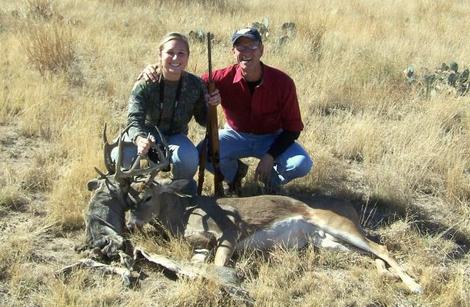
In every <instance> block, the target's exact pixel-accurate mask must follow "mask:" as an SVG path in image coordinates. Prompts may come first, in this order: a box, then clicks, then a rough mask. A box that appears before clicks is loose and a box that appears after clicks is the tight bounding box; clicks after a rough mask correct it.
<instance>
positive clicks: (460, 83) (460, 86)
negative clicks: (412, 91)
mask: <svg viewBox="0 0 470 307" xmlns="http://www.w3.org/2000/svg"><path fill="white" fill-rule="evenodd" d="M403 74H404V77H405V80H406V82H407V83H409V84H410V85H413V86H416V87H417V88H418V93H420V94H421V95H423V96H425V97H426V98H430V97H433V96H435V95H437V94H450V95H455V96H465V95H467V94H468V93H469V91H470V78H469V74H470V71H469V69H468V68H465V69H463V70H462V71H459V65H458V64H457V63H456V62H450V63H449V64H446V63H442V64H441V65H440V66H439V67H438V68H436V69H434V70H433V71H430V70H429V69H423V72H421V73H418V72H416V69H415V67H414V66H413V65H409V66H408V67H407V68H406V69H405V70H404V71H403Z"/></svg>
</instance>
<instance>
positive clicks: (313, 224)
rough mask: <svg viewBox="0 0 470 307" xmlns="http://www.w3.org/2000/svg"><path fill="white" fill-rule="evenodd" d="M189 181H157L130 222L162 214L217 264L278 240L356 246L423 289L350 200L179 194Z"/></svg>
mask: <svg viewBox="0 0 470 307" xmlns="http://www.w3.org/2000/svg"><path fill="white" fill-rule="evenodd" d="M184 184H186V182H184V181H183V180H180V181H173V182H172V183H170V184H166V185H159V184H157V183H155V182H153V183H152V185H153V188H152V189H151V190H147V191H146V195H145V196H144V197H145V202H142V203H140V204H138V205H137V207H136V208H134V209H133V210H131V214H130V220H129V222H128V227H130V228H134V227H141V226H143V225H144V224H145V223H147V222H149V221H150V220H151V219H152V218H157V219H158V220H159V221H160V223H161V224H162V225H163V227H166V228H167V229H168V230H170V231H171V232H172V233H173V234H174V235H178V234H180V235H184V237H185V238H186V239H187V240H188V242H189V243H190V244H191V245H192V246H193V248H194V250H195V254H194V256H193V259H192V260H193V261H196V262H197V261H206V260H207V255H208V254H209V250H211V249H215V256H214V264H215V265H216V266H225V265H227V264H228V262H229V260H230V258H231V256H232V254H233V252H234V251H235V250H236V249H245V248H252V249H258V250H267V249H269V248H272V247H273V246H275V245H278V244H280V245H282V246H284V247H286V248H300V247H303V246H305V245H306V244H307V243H309V242H312V243H313V244H314V245H316V246H318V247H325V248H335V249H339V250H349V247H348V246H351V247H354V248H357V249H359V250H362V251H365V252H368V253H371V254H372V255H374V256H375V257H377V258H378V259H381V260H382V261H384V262H386V263H387V264H388V265H389V266H390V267H391V268H392V269H393V270H394V271H395V272H396V274H398V276H399V277H400V278H401V280H402V281H403V282H404V284H405V285H406V286H407V287H408V288H409V289H410V290H411V292H414V293H420V292H421V291H422V288H421V286H420V285H419V284H418V283H417V282H416V281H414V280H413V278H411V277H410V276H409V275H408V274H407V273H406V272H405V271H404V270H403V269H402V268H401V266H400V265H399V264H398V263H397V262H396V260H395V259H393V258H392V256H390V254H389V252H388V251H387V248H386V247H385V246H382V245H380V244H377V243H375V242H372V241H371V240H369V239H368V238H366V237H365V235H364V232H363V230H362V228H361V226H360V222H359V217H358V215H357V213H356V211H355V210H354V208H353V207H352V206H351V205H350V204H348V203H346V202H343V201H339V200H337V201H335V200H329V201H328V202H319V203H312V204H308V205H307V204H306V203H304V202H302V201H299V200H296V199H294V198H291V197H287V196H278V195H262V196H253V197H245V198H219V199H216V198H212V197H203V196H202V197H189V196H182V195H179V194H177V192H178V191H180V189H181V187H182V186H183V185H184ZM142 199H143V198H142ZM344 243H345V244H347V245H344Z"/></svg>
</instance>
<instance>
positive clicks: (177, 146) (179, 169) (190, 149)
mask: <svg viewBox="0 0 470 307" xmlns="http://www.w3.org/2000/svg"><path fill="white" fill-rule="evenodd" d="M163 137H164V138H165V140H166V142H167V143H168V147H169V149H170V150H171V173H172V177H173V180H176V179H188V180H190V182H189V184H188V185H187V186H186V187H185V189H184V191H182V192H183V193H187V194H191V195H196V191H197V184H196V181H195V180H194V175H195V174H196V171H197V168H198V165H199V153H198V151H197V149H196V146H194V144H193V143H192V142H191V140H190V139H189V138H188V137H187V136H186V135H184V134H174V135H165V136H163ZM156 139H157V140H158V137H156ZM126 141H128V142H130V140H129V139H128V138H127V139H126ZM123 151H124V154H123V160H122V161H123V167H124V168H129V167H131V165H132V162H133V161H134V159H135V158H136V157H137V146H135V145H134V146H125V147H124V150H123ZM111 158H112V159H113V160H114V161H116V159H117V147H116V148H114V149H113V150H112V152H111Z"/></svg>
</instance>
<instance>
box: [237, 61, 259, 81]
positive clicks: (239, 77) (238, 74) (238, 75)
mask: <svg viewBox="0 0 470 307" xmlns="http://www.w3.org/2000/svg"><path fill="white" fill-rule="evenodd" d="M264 68H265V65H264V63H263V62H261V69H262V70H263V77H262V78H261V82H260V85H261V84H263V82H264V80H265V78H266V75H265V74H266V69H264ZM242 79H243V74H242V70H241V68H240V65H238V64H237V65H235V76H234V77H233V83H238V82H240V81H241V80H242Z"/></svg>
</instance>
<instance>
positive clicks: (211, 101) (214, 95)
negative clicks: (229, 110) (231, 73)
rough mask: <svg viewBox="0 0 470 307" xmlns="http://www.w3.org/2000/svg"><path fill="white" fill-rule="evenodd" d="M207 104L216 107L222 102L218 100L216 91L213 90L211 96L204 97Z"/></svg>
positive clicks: (220, 99)
mask: <svg viewBox="0 0 470 307" xmlns="http://www.w3.org/2000/svg"><path fill="white" fill-rule="evenodd" d="M206 100H207V104H209V105H211V106H218V105H219V104H220V102H221V101H222V98H220V93H219V90H218V89H215V90H214V91H213V92H212V93H211V94H207V95H206Z"/></svg>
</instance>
